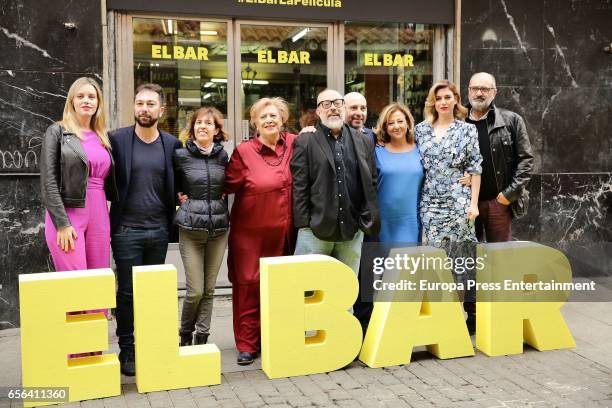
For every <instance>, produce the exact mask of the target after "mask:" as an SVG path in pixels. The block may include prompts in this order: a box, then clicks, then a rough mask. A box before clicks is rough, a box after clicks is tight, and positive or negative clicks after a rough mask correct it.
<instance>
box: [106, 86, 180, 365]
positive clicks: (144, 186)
mask: <svg viewBox="0 0 612 408" xmlns="http://www.w3.org/2000/svg"><path fill="white" fill-rule="evenodd" d="M135 94H136V96H135V98H134V116H135V120H136V124H135V125H132V126H129V127H125V128H121V129H117V130H115V131H113V132H111V133H110V141H111V145H112V155H113V159H114V161H115V174H116V178H117V187H118V190H119V200H117V201H115V202H113V203H112V205H111V210H110V221H111V247H112V249H113V258H114V259H115V264H116V265H117V310H116V317H117V337H118V338H119V348H120V349H121V352H120V353H119V363H120V365H121V373H122V374H124V375H128V376H133V375H135V371H136V370H135V358H134V303H133V293H132V267H133V266H138V265H158V264H163V263H164V262H165V260H166V252H167V250H168V241H169V232H170V231H171V227H172V220H173V217H174V212H175V192H174V171H173V166H172V153H173V152H174V150H175V149H178V148H180V147H182V144H181V142H180V141H179V140H178V139H177V138H176V137H174V136H172V135H171V134H169V133H166V132H164V131H162V130H159V129H158V128H157V125H158V120H159V118H161V116H162V115H163V113H164V92H163V90H162V88H161V87H160V86H159V85H157V84H143V85H140V86H139V87H138V88H137V89H136V92H135Z"/></svg>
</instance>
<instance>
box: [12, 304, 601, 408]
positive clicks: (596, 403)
mask: <svg viewBox="0 0 612 408" xmlns="http://www.w3.org/2000/svg"><path fill="white" fill-rule="evenodd" d="M562 311H563V315H564V316H565V319H566V321H567V323H568V325H569V327H570V329H571V331H572V333H573V335H574V338H575V340H576V348H575V349H573V350H557V351H546V352H538V351H536V350H534V349H532V348H530V347H528V346H525V351H524V353H523V354H520V355H514V356H506V357H487V356H486V355H484V354H482V353H481V352H479V351H478V350H476V356H475V357H466V358H458V359H453V360H438V359H437V358H436V357H434V356H433V355H431V354H429V353H427V352H426V351H424V348H422V347H421V348H417V349H416V351H415V352H414V353H413V356H412V362H411V363H410V364H409V365H404V366H396V367H387V368H383V369H371V368H368V367H366V366H364V365H363V364H361V363H360V362H353V363H352V364H351V365H350V366H348V367H347V368H345V369H342V370H339V371H335V372H330V373H326V374H317V375H308V376H302V377H293V378H285V379H275V380H269V379H268V378H267V377H266V375H265V374H264V373H263V372H262V371H261V365H260V360H259V359H258V360H257V361H256V362H255V364H253V365H251V366H246V367H240V366H238V365H237V364H236V351H235V350H234V340H233V332H232V319H231V314H232V307H231V300H230V299H229V298H228V297H216V298H215V309H214V316H213V322H212V328H213V331H212V332H211V336H210V342H211V343H215V344H216V345H217V346H218V347H219V349H220V350H221V371H222V373H223V374H222V378H221V381H222V383H221V385H216V386H211V387H197V388H190V389H182V390H173V391H162V392H154V393H149V394H139V393H138V392H137V390H136V384H135V383H134V377H124V376H122V378H121V380H122V395H121V396H118V397H113V398H105V399H98V400H91V401H83V402H81V403H70V404H66V405H64V406H66V407H108V408H119V407H128V408H140V407H153V408H172V407H174V408H188V407H190V408H191V407H193V408H198V407H263V406H275V407H309V406H323V407H327V406H339V407H368V408H369V407H612V350H611V348H612V302H607V303H604V302H598V303H568V304H566V305H565V306H564V307H563V309H562ZM114 330H115V322H114V321H111V322H110V324H109V338H110V341H111V345H110V352H118V346H117V338H116V337H115V335H114ZM20 383H21V355H20V344H19V330H18V329H11V330H4V331H0V387H3V386H4V387H6V386H19V385H20ZM12 406H18V404H17V403H15V402H13V403H12V405H11V403H9V402H8V401H7V400H6V399H5V400H2V399H0V408H5V407H12Z"/></svg>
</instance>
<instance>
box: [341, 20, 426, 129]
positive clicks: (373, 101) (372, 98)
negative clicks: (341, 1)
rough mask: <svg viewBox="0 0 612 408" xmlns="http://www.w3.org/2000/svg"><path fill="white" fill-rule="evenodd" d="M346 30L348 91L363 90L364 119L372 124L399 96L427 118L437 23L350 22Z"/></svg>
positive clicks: (413, 110) (416, 116) (419, 115)
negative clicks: (428, 92) (366, 116)
mask: <svg viewBox="0 0 612 408" xmlns="http://www.w3.org/2000/svg"><path fill="white" fill-rule="evenodd" d="M344 32H345V39H344V44H345V52H344V57H345V63H344V64H345V66H344V68H345V73H344V79H345V91H346V92H352V91H355V92H360V93H362V94H363V95H365V97H366V99H367V101H368V120H367V122H366V125H367V126H368V127H374V126H375V124H376V120H378V114H379V113H380V112H381V110H382V108H383V107H384V106H385V105H387V104H389V103H392V102H396V101H397V102H402V103H404V104H406V105H407V106H408V107H409V108H410V110H411V112H412V113H413V115H414V116H415V120H416V121H417V122H420V121H421V120H423V106H424V104H425V98H426V97H427V91H428V90H429V88H430V87H431V85H432V84H433V64H432V59H433V26H432V25H426V24H405V23H401V24H397V23H353V22H347V23H346V25H345V29H344Z"/></svg>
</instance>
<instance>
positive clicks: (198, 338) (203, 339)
mask: <svg viewBox="0 0 612 408" xmlns="http://www.w3.org/2000/svg"><path fill="white" fill-rule="evenodd" d="M206 343H208V334H199V333H196V335H195V337H194V340H193V344H194V345H197V344H206Z"/></svg>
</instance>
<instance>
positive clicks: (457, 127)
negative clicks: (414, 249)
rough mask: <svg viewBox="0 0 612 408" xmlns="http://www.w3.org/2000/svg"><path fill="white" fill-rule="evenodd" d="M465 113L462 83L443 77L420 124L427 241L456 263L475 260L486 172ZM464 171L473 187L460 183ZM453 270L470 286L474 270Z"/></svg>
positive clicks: (418, 138)
mask: <svg viewBox="0 0 612 408" xmlns="http://www.w3.org/2000/svg"><path fill="white" fill-rule="evenodd" d="M466 114H467V109H466V108H465V107H463V106H462V105H461V97H460V96H459V91H458V90H457V87H456V86H455V85H454V84H452V83H451V82H449V81H446V80H444V81H440V82H438V83H436V84H434V85H433V86H432V87H431V89H430V90H429V94H428V96H427V100H426V101H425V121H423V122H422V123H419V124H418V125H417V126H416V127H415V138H416V141H417V143H418V145H419V152H420V154H421V160H422V161H423V167H424V169H425V182H424V184H423V193H422V195H421V208H420V216H421V223H422V226H423V235H424V240H425V242H426V243H427V244H429V245H433V246H436V247H439V248H443V249H445V250H446V253H447V255H448V256H449V257H450V258H452V259H453V260H454V264H455V265H456V266H457V265H459V264H458V261H459V259H460V258H463V261H465V259H468V258H472V259H474V260H475V256H476V254H475V244H474V243H476V242H477V240H476V234H475V230H474V220H475V219H476V217H477V216H478V192H479V190H480V173H481V172H482V169H481V167H480V163H481V162H482V156H481V154H480V148H479V145H478V133H477V131H476V127H475V126H474V125H472V124H469V123H466V122H464V121H463V120H464V119H465V117H466ZM464 172H467V173H469V174H470V175H471V176H472V177H471V188H470V186H467V185H462V184H461V183H459V182H458V180H459V178H460V177H461V176H462V175H463V174H464ZM453 272H454V274H453V275H454V278H455V281H457V282H461V283H463V284H464V285H465V284H466V283H467V279H472V277H471V276H472V274H473V272H474V271H473V270H472V269H470V270H468V269H467V268H457V267H456V268H455V269H454V271H453ZM465 272H467V273H465ZM470 296H471V295H470Z"/></svg>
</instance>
